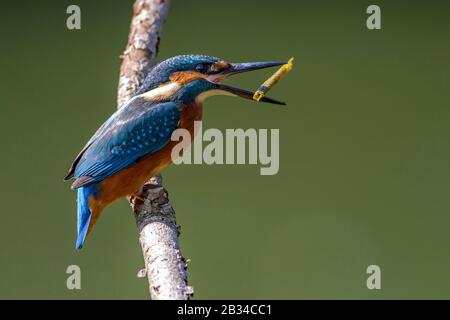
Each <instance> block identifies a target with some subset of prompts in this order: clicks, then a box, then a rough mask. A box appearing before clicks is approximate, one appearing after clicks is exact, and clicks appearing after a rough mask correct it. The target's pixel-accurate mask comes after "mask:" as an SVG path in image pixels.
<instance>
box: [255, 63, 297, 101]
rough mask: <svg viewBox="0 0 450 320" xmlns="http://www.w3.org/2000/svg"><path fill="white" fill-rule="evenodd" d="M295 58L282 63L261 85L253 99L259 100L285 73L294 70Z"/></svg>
mask: <svg viewBox="0 0 450 320" xmlns="http://www.w3.org/2000/svg"><path fill="white" fill-rule="evenodd" d="M293 63H294V58H290V59H289V61H288V63H286V64H284V65H282V66H281V67H280V69H278V70H277V71H276V72H275V73H274V74H273V75H272V76H271V77H270V78H269V79H267V80H266V81H264V83H263V84H262V85H261V86H259V88H258V90H256V92H255V93H254V94H253V100H256V101H259V100H261V99H262V98H263V97H264V95H265V94H266V93H267V92H268V91H269V90H270V89H271V88H272V87H273V86H274V85H275V84H276V83H277V82H278V80H280V79H281V77H283V76H284V75H285V74H287V73H289V71H291V70H292V66H293Z"/></svg>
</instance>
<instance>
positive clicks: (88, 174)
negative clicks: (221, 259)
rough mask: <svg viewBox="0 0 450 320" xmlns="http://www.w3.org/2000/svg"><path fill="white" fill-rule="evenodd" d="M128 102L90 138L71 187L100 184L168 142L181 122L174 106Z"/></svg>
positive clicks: (136, 100)
mask: <svg viewBox="0 0 450 320" xmlns="http://www.w3.org/2000/svg"><path fill="white" fill-rule="evenodd" d="M140 99H141V98H140V97H136V98H134V99H133V100H131V101H130V102H129V103H128V104H127V105H126V106H124V107H123V108H121V109H120V110H119V111H117V112H116V113H115V114H114V115H113V116H112V117H111V118H110V119H109V120H108V121H107V122H106V123H105V124H104V125H103V126H102V128H101V129H100V130H99V131H97V133H96V134H95V135H94V137H92V139H91V141H90V143H91V144H90V145H89V146H88V147H87V148H86V151H85V152H84V153H83V155H82V156H81V158H80V160H79V162H78V164H77V166H76V169H75V175H74V176H75V178H80V177H83V178H80V179H79V181H80V182H79V183H77V180H76V181H75V183H74V187H75V188H77V187H80V186H85V185H89V184H90V183H94V182H100V181H102V180H104V179H105V178H107V177H110V176H112V175H113V174H115V173H117V172H119V171H121V170H122V169H125V168H127V167H129V166H130V165H132V164H133V163H135V162H136V161H138V160H139V159H141V158H142V157H144V156H146V155H149V154H152V153H154V152H156V151H158V150H160V149H162V148H163V147H164V146H165V145H167V144H168V143H169V142H170V137H171V135H172V132H173V131H174V130H175V129H176V127H177V125H178V122H179V120H180V110H179V109H178V107H177V104H176V103H174V102H170V101H169V102H161V103H153V102H143V101H142V100H140Z"/></svg>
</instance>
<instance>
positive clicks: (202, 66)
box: [195, 63, 208, 73]
mask: <svg viewBox="0 0 450 320" xmlns="http://www.w3.org/2000/svg"><path fill="white" fill-rule="evenodd" d="M195 70H197V71H198V72H201V73H205V72H206V71H208V65H207V64H205V63H199V64H198V65H196V66H195Z"/></svg>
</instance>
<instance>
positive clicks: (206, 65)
mask: <svg viewBox="0 0 450 320" xmlns="http://www.w3.org/2000/svg"><path fill="white" fill-rule="evenodd" d="M285 63H286V62H246V63H230V62H227V61H225V60H224V59H220V58H217V57H211V56H206V55H180V56H175V57H172V58H169V59H167V60H164V61H162V62H160V63H159V64H158V65H156V66H155V67H154V68H153V69H151V70H150V71H149V72H148V74H147V75H146V77H145V79H144V82H143V84H142V85H141V86H140V88H139V89H138V91H137V92H136V94H135V95H134V96H133V97H132V98H131V99H130V100H128V101H127V102H126V103H124V105H123V106H122V107H121V108H119V109H118V110H117V111H116V112H115V113H114V114H113V115H112V116H111V117H109V119H107V120H106V121H105V122H104V123H103V124H102V125H101V126H100V128H99V129H98V130H97V131H96V132H95V134H94V135H93V136H92V138H91V139H90V140H89V141H88V142H87V143H86V145H85V146H84V148H83V149H82V150H81V152H80V153H79V154H78V155H77V157H76V158H75V160H74V161H73V163H72V166H71V168H70V170H69V173H68V174H67V176H66V177H65V180H69V179H71V178H74V179H75V180H74V182H73V183H72V185H71V188H72V189H73V190H77V233H78V237H77V241H76V245H75V246H76V248H77V249H81V248H82V247H83V244H84V241H85V239H86V236H87V235H88V234H89V233H90V232H91V230H92V227H93V226H94V224H95V222H96V221H97V219H98V218H99V216H100V214H101V212H102V211H103V209H104V208H105V207H106V206H107V205H109V204H110V203H112V202H114V201H115V200H117V199H120V198H122V197H127V196H128V197H138V198H139V192H140V189H141V187H142V186H143V184H144V183H145V182H146V181H147V180H148V179H150V178H151V177H152V176H154V175H156V174H158V173H160V172H161V171H162V170H163V169H164V168H165V167H167V166H168V165H169V164H170V163H171V162H172V159H171V150H172V148H173V147H174V146H175V145H176V143H177V142H176V141H172V140H171V135H172V133H173V132H174V131H175V130H176V129H178V128H180V129H185V130H188V131H189V133H190V135H191V137H192V138H191V140H193V138H194V121H201V119H202V105H203V101H204V100H205V99H206V98H207V97H210V96H214V95H231V96H238V97H242V98H245V99H250V100H252V98H253V95H254V92H251V91H247V90H243V89H239V88H235V87H232V86H229V85H225V84H222V81H223V80H225V79H226V78H227V77H228V76H230V75H235V74H239V73H243V72H246V71H251V70H257V69H263V68H268V67H274V66H280V65H283V64H285ZM260 101H262V102H267V103H273V104H279V105H284V104H285V103H284V102H281V101H277V100H274V99H272V98H269V97H264V98H262V99H261V100H260ZM191 142H192V141H191Z"/></svg>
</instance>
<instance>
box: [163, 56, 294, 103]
mask: <svg viewBox="0 0 450 320" xmlns="http://www.w3.org/2000/svg"><path fill="white" fill-rule="evenodd" d="M284 64H286V62H245V63H229V62H226V61H224V60H218V61H214V62H208V63H198V64H196V65H195V67H194V68H193V69H191V70H182V71H175V72H173V73H172V74H171V75H170V80H171V81H172V82H178V83H180V84H185V83H188V82H190V81H192V80H196V79H199V78H203V79H205V80H207V81H209V82H210V83H212V84H214V89H215V90H216V91H217V90H218V91H222V93H223V94H227V95H234V96H239V97H242V98H245V99H250V100H252V99H253V95H254V94H255V92H252V91H248V90H244V89H240V88H236V87H232V86H229V85H224V84H222V83H221V82H222V81H223V80H225V79H226V78H227V77H228V76H231V75H235V74H239V73H244V72H248V71H253V70H259V69H264V68H270V67H276V66H281V65H284ZM261 102H267V103H273V104H280V105H285V103H284V102H281V101H278V100H275V99H272V98H269V97H264V98H262V99H261Z"/></svg>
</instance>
